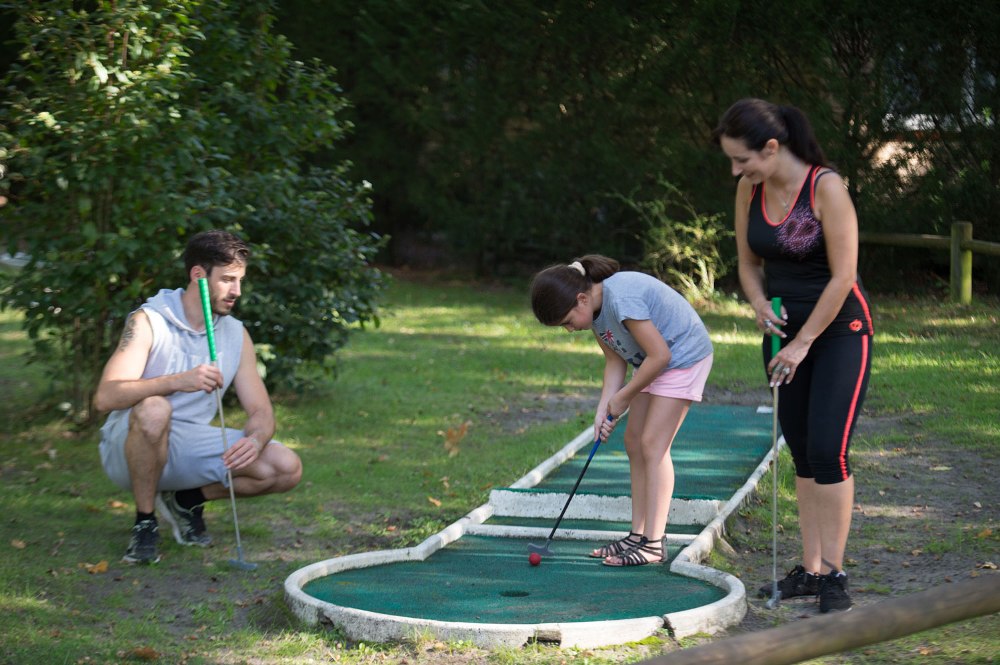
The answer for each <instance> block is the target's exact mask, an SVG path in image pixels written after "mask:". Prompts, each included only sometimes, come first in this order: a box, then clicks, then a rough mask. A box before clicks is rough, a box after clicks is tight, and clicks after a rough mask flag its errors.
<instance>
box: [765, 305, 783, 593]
mask: <svg viewBox="0 0 1000 665" xmlns="http://www.w3.org/2000/svg"><path fill="white" fill-rule="evenodd" d="M771 307H772V309H773V310H774V313H775V314H776V315H777V316H778V317H779V318H781V298H780V297H775V298H773V299H772V300H771ZM780 350H781V338H780V337H778V336H777V335H775V334H774V328H773V326H772V329H771V358H774V357H775V356H776V355H778V351H780ZM771 393H772V395H773V401H772V405H771V406H772V408H771V446H772V447H771V597H770V598H769V599H768V601H767V602H766V603H764V605H765V606H766V607H767V609H769V610H773V609H774V608H776V607H777V606H778V603H780V602H781V590H780V589H779V588H778V386H777V385H775V386H772V388H771Z"/></svg>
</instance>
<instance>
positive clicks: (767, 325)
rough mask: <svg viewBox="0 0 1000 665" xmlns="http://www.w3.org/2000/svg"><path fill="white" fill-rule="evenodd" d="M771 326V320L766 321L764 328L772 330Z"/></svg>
mask: <svg viewBox="0 0 1000 665" xmlns="http://www.w3.org/2000/svg"><path fill="white" fill-rule="evenodd" d="M771 325H772V324H771V319H764V327H765V328H770V327H771Z"/></svg>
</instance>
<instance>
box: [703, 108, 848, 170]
mask: <svg viewBox="0 0 1000 665" xmlns="http://www.w3.org/2000/svg"><path fill="white" fill-rule="evenodd" d="M723 136H727V137H729V138H731V139H738V140H742V141H743V142H744V143H746V146H747V148H749V149H750V150H754V151H759V150H762V149H763V148H764V145H765V144H766V143H767V142H768V141H770V140H771V139H777V141H778V143H779V144H781V145H783V146H787V147H788V149H789V150H791V151H792V154H793V155H795V156H796V157H798V158H799V159H801V160H802V161H803V162H805V163H806V164H815V165H817V166H828V163H827V161H826V155H824V154H823V149H822V148H820V147H819V143H817V142H816V135H815V134H814V133H813V129H812V125H810V124H809V119H808V118H806V116H805V114H804V113H803V112H802V111H800V110H799V109H797V108H795V107H794V106H778V105H777V104H772V103H771V102H768V101H765V100H763V99H752V98H748V99H741V100H740V101H738V102H736V103H735V104H733V105H732V106H730V107H729V109H728V110H727V111H726V112H725V113H723V114H722V119H721V120H719V126H718V127H716V128H715V131H713V132H712V139H713V140H714V141H715V142H716V143H719V141H720V139H721V138H722V137H723Z"/></svg>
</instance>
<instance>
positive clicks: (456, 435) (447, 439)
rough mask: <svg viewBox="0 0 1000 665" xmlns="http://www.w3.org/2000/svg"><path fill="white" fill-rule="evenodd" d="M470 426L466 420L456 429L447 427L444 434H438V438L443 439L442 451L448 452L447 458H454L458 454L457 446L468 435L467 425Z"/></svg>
mask: <svg viewBox="0 0 1000 665" xmlns="http://www.w3.org/2000/svg"><path fill="white" fill-rule="evenodd" d="M471 424H472V423H471V422H469V421H468V420H466V421H465V422H464V423H462V424H461V425H459V426H458V427H449V428H448V430H447V431H445V432H438V434H439V435H440V436H443V437H444V449H445V450H447V451H448V457H454V456H455V455H457V454H458V449H459V448H458V447H459V444H460V443H461V442H462V439H464V438H465V435H466V434H468V433H469V425H471Z"/></svg>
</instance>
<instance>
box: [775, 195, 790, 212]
mask: <svg viewBox="0 0 1000 665" xmlns="http://www.w3.org/2000/svg"><path fill="white" fill-rule="evenodd" d="M778 198H779V199H781V207H782V208H783V209H784V211H785V212H786V213H787V212H788V204H789V203H791V202H792V201H791V198H792V197H791V196H789V197H788V198H784V197H783V196H781V193H780V192H779V193H778Z"/></svg>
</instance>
